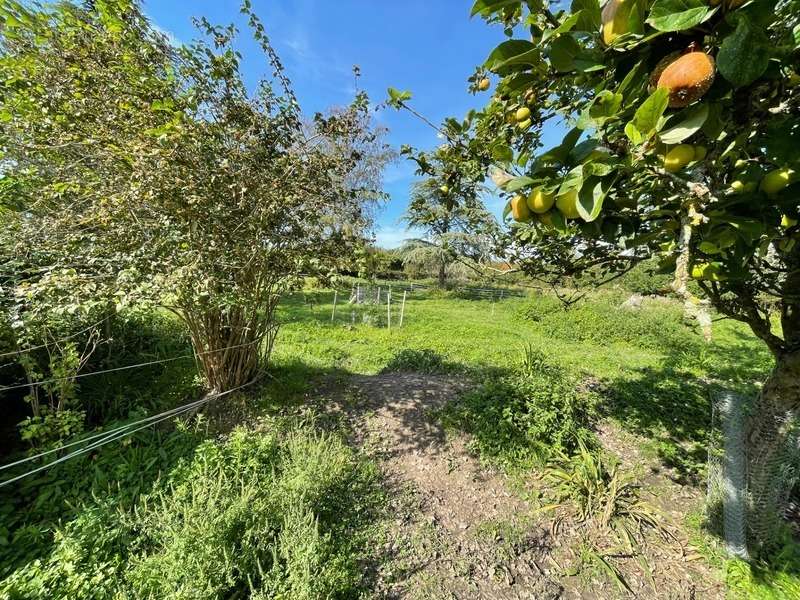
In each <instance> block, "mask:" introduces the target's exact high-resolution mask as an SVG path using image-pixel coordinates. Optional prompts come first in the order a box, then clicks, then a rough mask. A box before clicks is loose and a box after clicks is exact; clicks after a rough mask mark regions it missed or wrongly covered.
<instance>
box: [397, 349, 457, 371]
mask: <svg viewBox="0 0 800 600" xmlns="http://www.w3.org/2000/svg"><path fill="white" fill-rule="evenodd" d="M450 370H452V367H450V366H449V365H447V364H446V363H445V360H444V358H442V355H441V354H439V353H438V352H435V351H434V350H430V349H428V348H425V349H423V350H415V349H412V348H404V349H403V350H400V351H399V352H397V353H396V354H395V355H394V356H393V357H392V358H391V360H389V362H388V363H387V365H386V368H385V369H384V372H391V371H400V372H414V373H426V374H437V373H446V372H448V371H450Z"/></svg>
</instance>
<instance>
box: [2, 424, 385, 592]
mask: <svg viewBox="0 0 800 600" xmlns="http://www.w3.org/2000/svg"><path fill="white" fill-rule="evenodd" d="M173 435H181V432H176V433H174V434H173ZM150 442H151V444H152V442H153V440H150ZM149 449H150V450H151V454H152V455H153V456H152V458H154V459H157V455H158V447H157V446H156V445H155V444H153V445H151V446H149ZM184 450H186V448H184ZM107 452H118V451H115V450H114V449H109V450H107ZM100 460H101V461H103V460H105V459H104V458H102V457H101V459H100ZM84 466H85V465H84ZM104 466H106V467H107V466H108V464H104ZM137 466H140V465H137ZM40 499H41V496H40ZM49 500H50V501H51V502H55V501H58V494H52V495H51V496H50V498H49ZM383 502H384V499H383V495H382V491H381V488H380V486H379V485H378V473H377V471H376V470H375V467H374V465H373V464H372V463H370V462H368V461H365V460H363V459H362V458H360V457H358V456H357V455H356V454H355V453H354V451H353V450H352V449H350V448H349V447H348V446H347V445H346V444H345V443H344V441H343V440H342V439H341V438H340V437H339V436H337V435H335V434H329V433H321V432H319V431H316V430H315V429H314V428H313V427H310V426H309V425H308V424H307V423H292V422H288V421H285V420H284V421H283V422H281V421H279V420H270V421H268V422H262V423H261V427H260V429H258V430H252V429H244V428H242V429H237V430H235V431H234V432H233V433H232V434H231V435H230V436H228V437H227V438H226V439H225V440H224V441H218V440H205V441H202V442H200V443H199V444H197V445H195V446H194V447H192V448H191V451H189V452H183V456H181V457H180V458H179V459H178V460H177V461H176V462H175V463H174V464H173V465H171V466H170V467H169V468H168V469H166V470H165V471H164V472H163V474H161V475H160V476H158V477H156V478H155V479H154V480H153V481H152V482H150V486H149V487H148V489H147V490H146V491H144V492H143V493H141V494H132V493H131V491H130V490H129V489H128V488H120V489H118V490H116V491H114V490H113V489H111V490H109V491H108V492H107V493H105V494H102V495H100V494H97V493H95V494H92V495H91V496H89V497H85V498H83V501H82V502H81V506H80V510H79V511H76V514H75V515H74V516H73V518H70V519H69V520H67V521H64V522H61V523H60V524H58V525H56V526H54V533H53V537H52V540H51V542H50V544H42V543H39V544H36V545H34V544H31V542H33V541H35V540H31V539H28V542H29V545H30V548H31V550H32V553H33V554H36V556H31V555H28V556H25V557H20V556H16V557H13V556H8V554H9V553H10V552H9V550H8V549H7V550H6V553H5V554H6V556H4V558H6V559H11V561H12V562H13V563H16V564H17V565H18V566H17V568H12V569H11V570H10V572H8V571H7V572H6V575H8V576H7V578H6V579H5V580H3V581H2V582H0V597H3V598H6V597H7V598H26V599H33V598H82V599H103V598H118V597H125V598H128V597H132V598H185V599H189V598H191V599H199V598H208V599H212V598H223V597H224V598H235V597H245V596H247V597H254V598H276V597H277V598H301V599H315V598H327V597H356V596H357V595H358V594H359V593H360V591H361V590H362V589H363V588H364V587H365V586H366V585H367V580H366V575H365V571H364V569H363V566H364V564H366V560H367V559H368V558H369V557H368V556H367V549H368V547H370V544H369V542H370V541H374V538H375V536H376V535H377V534H378V532H377V531H376V529H375V528H376V523H378V522H379V521H378V518H379V508H380V506H381V505H382V504H383ZM24 542H25V540H24V539H21V538H20V539H15V540H13V541H12V543H13V544H14V545H17V546H21V545H22V544H23V543H24ZM14 559H16V560H14ZM20 559H22V560H20Z"/></svg>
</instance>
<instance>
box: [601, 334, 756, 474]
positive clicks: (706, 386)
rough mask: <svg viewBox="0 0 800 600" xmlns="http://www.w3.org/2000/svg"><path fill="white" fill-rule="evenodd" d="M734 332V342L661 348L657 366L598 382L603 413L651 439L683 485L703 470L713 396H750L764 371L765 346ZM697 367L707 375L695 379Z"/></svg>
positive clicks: (653, 448) (709, 430) (633, 431)
mask: <svg viewBox="0 0 800 600" xmlns="http://www.w3.org/2000/svg"><path fill="white" fill-rule="evenodd" d="M732 335H733V337H734V339H735V341H736V343H734V344H730V343H727V342H726V343H725V344H719V343H712V344H711V345H709V346H699V347H693V348H692V349H691V350H686V349H685V348H681V347H675V346H672V347H665V349H664V350H665V353H664V355H663V357H662V359H661V361H660V364H658V366H656V367H648V368H643V369H639V370H637V371H633V372H626V373H625V374H623V375H621V376H620V377H618V378H616V379H612V380H606V381H603V382H602V384H603V388H604V389H605V392H606V396H607V398H608V400H609V401H608V402H606V403H604V404H602V405H601V412H602V414H603V416H607V417H612V418H614V419H615V420H616V421H617V422H619V423H620V425H622V427H623V428H625V429H627V430H628V431H630V432H632V433H635V434H637V435H640V436H642V437H645V438H648V439H649V440H651V441H650V446H651V449H652V450H654V451H655V452H656V454H657V455H658V457H659V458H660V459H661V461H662V462H663V464H664V465H665V466H667V467H669V468H671V469H672V470H673V473H674V478H675V479H676V480H677V481H679V482H681V483H688V482H691V483H694V484H697V483H699V481H700V478H701V477H702V475H703V474H704V472H705V468H706V463H707V460H708V444H709V439H710V435H711V428H712V403H713V399H714V398H715V397H716V396H717V395H718V394H719V393H720V392H721V391H722V390H723V388H725V389H730V390H732V391H734V392H737V393H740V394H742V395H743V396H745V397H753V396H754V394H755V391H756V389H757V388H756V386H755V383H756V382H758V381H761V380H763V378H764V377H765V375H766V374H767V369H766V365H768V364H769V360H770V357H769V352H768V351H767V350H766V348H764V349H763V350H760V349H758V348H757V346H755V344H754V341H753V338H752V336H749V337H748V336H747V335H745V334H744V333H742V332H738V331H734V332H732ZM745 342H748V343H745ZM698 366H702V367H703V370H704V371H705V373H706V374H707V375H706V377H703V378H701V377H698V375H697V367H698ZM717 425H718V424H717Z"/></svg>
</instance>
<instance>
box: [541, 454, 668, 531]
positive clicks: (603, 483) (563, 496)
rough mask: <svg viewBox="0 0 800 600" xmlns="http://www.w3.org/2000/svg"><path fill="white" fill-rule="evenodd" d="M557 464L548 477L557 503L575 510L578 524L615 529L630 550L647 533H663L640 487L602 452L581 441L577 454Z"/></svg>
mask: <svg viewBox="0 0 800 600" xmlns="http://www.w3.org/2000/svg"><path fill="white" fill-rule="evenodd" d="M554 463H555V464H554V465H553V466H550V467H549V468H548V469H547V471H546V473H545V477H546V479H547V480H549V481H550V482H551V483H552V484H553V488H552V491H553V494H554V496H555V498H556V500H557V502H559V503H564V502H570V503H572V505H573V506H574V507H575V510H576V516H577V521H578V522H580V523H588V524H590V525H591V526H592V527H594V528H596V529H598V530H600V531H606V530H609V529H613V530H615V531H616V532H617V533H618V535H619V536H620V538H621V539H622V540H623V541H624V542H625V543H626V544H627V545H628V546H630V547H632V546H633V545H634V540H635V538H636V537H638V536H639V535H640V534H641V533H642V532H643V530H645V529H656V530H659V531H663V530H662V529H661V527H660V525H659V523H658V515H657V514H656V511H655V509H654V508H652V507H651V506H649V505H648V504H647V503H645V502H643V501H642V500H641V499H640V498H639V486H638V485H637V484H636V483H634V481H633V480H632V479H631V478H629V477H626V476H624V475H623V474H622V473H621V472H620V471H619V468H618V466H617V464H616V463H615V462H612V461H610V460H609V459H608V458H607V457H605V456H604V455H603V454H602V452H600V451H591V450H590V449H589V448H588V447H587V446H586V444H584V443H583V442H582V441H578V452H577V453H575V454H573V455H572V456H567V455H565V454H562V455H561V456H560V457H559V458H558V459H557V460H555V461H554ZM553 506H557V505H553Z"/></svg>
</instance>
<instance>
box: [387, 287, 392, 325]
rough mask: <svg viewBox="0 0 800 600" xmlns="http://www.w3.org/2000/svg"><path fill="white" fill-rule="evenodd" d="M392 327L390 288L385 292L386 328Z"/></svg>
mask: <svg viewBox="0 0 800 600" xmlns="http://www.w3.org/2000/svg"><path fill="white" fill-rule="evenodd" d="M391 328H392V288H389V291H388V292H386V329H391Z"/></svg>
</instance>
